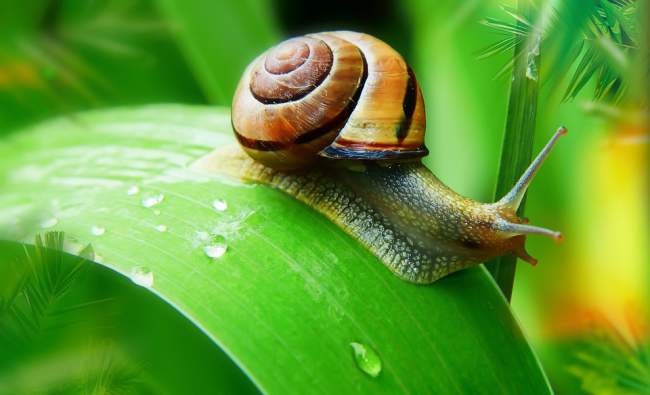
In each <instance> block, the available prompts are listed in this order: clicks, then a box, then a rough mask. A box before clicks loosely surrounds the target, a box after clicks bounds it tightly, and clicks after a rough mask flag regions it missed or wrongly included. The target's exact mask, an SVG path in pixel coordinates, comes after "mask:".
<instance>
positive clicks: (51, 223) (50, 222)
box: [41, 217, 59, 229]
mask: <svg viewBox="0 0 650 395" xmlns="http://www.w3.org/2000/svg"><path fill="white" fill-rule="evenodd" d="M58 223H59V220H58V218H55V217H52V218H48V219H46V220H43V222H41V228H43V229H47V228H51V227H53V226H56V224H58Z"/></svg>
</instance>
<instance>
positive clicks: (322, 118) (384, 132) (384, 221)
mask: <svg viewBox="0 0 650 395" xmlns="http://www.w3.org/2000/svg"><path fill="white" fill-rule="evenodd" d="M232 124H233V129H234V132H235V135H236V137H237V140H238V141H239V143H240V147H241V148H243V150H242V149H241V148H239V147H235V146H232V147H226V148H222V149H219V150H217V151H215V152H213V153H212V154H210V155H209V156H208V157H206V158H203V159H202V160H201V161H199V162H198V163H197V166H196V167H197V168H200V169H203V170H208V171H216V172H220V173H226V174H230V175H232V176H235V177H238V178H241V179H245V180H249V181H253V182H259V183H264V184H268V185H271V186H273V187H276V188H278V189H280V190H282V191H284V192H286V193H288V194H289V195H291V196H294V197H295V198H297V199H298V200H300V201H302V202H304V203H305V204H307V205H309V206H310V207H312V208H314V209H316V210H317V211H319V212H321V213H322V214H324V215H325V216H326V217H327V218H329V219H330V220H331V221H333V222H334V223H335V224H336V225H338V226H339V227H341V228H342V229H343V230H345V231H346V232H347V233H348V234H350V235H352V236H353V237H354V238H356V239H357V240H358V241H360V242H361V243H362V244H363V245H364V246H365V247H366V248H368V249H369V250H370V251H371V252H372V253H373V254H374V255H376V256H377V257H378V258H379V259H380V260H381V261H382V262H383V263H384V264H385V265H386V266H387V267H388V268H389V269H390V270H391V271H392V272H393V273H395V274H396V275H397V276H399V277H400V278H402V279H404V280H407V281H410V282H414V283H431V282H433V281H435V280H437V279H439V278H441V277H444V276H446V275H447V274H449V273H452V272H455V271H457V270H460V269H463V268H466V267H468V266H471V265H474V264H477V263H479V262H482V261H484V260H487V259H489V258H492V257H495V256H501V255H506V254H513V255H516V256H518V257H521V258H522V259H524V260H526V261H528V262H530V263H533V264H534V263H535V262H536V261H535V260H534V258H532V257H531V256H530V255H528V254H527V253H526V251H525V249H524V243H525V238H526V235H527V234H533V233H536V234H543V235H547V236H550V237H553V238H556V239H558V238H560V237H561V235H560V234H559V233H558V232H553V231H550V230H548V229H544V228H539V227H536V226H531V225H528V224H525V223H524V220H522V219H521V218H519V217H518V216H517V215H516V210H517V208H518V206H519V204H520V202H521V200H522V198H523V196H524V193H525V191H526V188H527V187H528V185H529V183H530V181H531V180H532V178H533V176H534V174H535V173H536V172H537V170H538V169H539V167H540V165H541V163H542V162H543V160H544V159H545V158H546V157H547V156H548V153H549V152H550V149H551V147H552V146H553V144H554V143H555V141H556V140H557V138H558V137H559V136H560V135H561V134H563V133H564V132H565V131H566V130H565V129H564V128H560V129H559V130H558V132H556V133H555V135H554V136H553V138H552V139H551V140H550V141H549V143H548V144H547V146H546V147H545V148H544V150H543V151H542V152H541V153H540V155H539V156H538V157H537V158H536V159H535V160H534V161H533V163H532V164H531V166H530V167H529V169H528V170H527V171H526V172H525V173H524V175H523V176H522V178H521V179H520V180H519V182H518V183H517V184H516V185H515V186H514V188H513V190H512V191H511V192H510V193H508V194H507V195H506V196H505V197H504V198H503V199H501V200H499V201H498V202H496V203H480V202H476V201H474V200H472V199H469V198H466V197H463V196H460V195H459V194H457V193H456V192H454V191H452V190H451V189H450V188H448V187H446V186H445V185H444V184H443V183H442V182H440V180H438V178H437V177H436V176H435V175H434V174H433V173H431V172H430V171H429V170H428V169H427V168H426V167H425V166H424V165H422V163H421V161H420V158H421V157H422V156H424V155H426V154H427V152H428V151H427V149H426V147H425V146H424V130H425V115H424V103H423V100H422V94H421V92H420V88H419V86H418V84H417V80H416V79H415V75H414V73H413V72H412V71H411V69H410V68H409V67H408V66H407V65H406V62H405V61H404V60H403V59H402V57H401V56H400V55H399V54H398V53H397V52H396V51H394V50H393V49H392V48H390V47H389V46H388V45H387V44H385V43H383V42H382V41H380V40H378V39H376V38H374V37H372V36H369V35H366V34H361V33H353V32H332V33H318V34H313V35H307V36H304V37H299V38H294V39H290V40H287V41H285V42H284V43H281V44H279V45H278V46H277V47H275V48H272V49H271V50H269V51H267V52H266V53H265V54H262V55H261V56H260V57H258V58H257V59H256V60H255V61H253V63H252V64H251V65H250V66H249V67H248V68H247V69H246V71H245V72H244V75H243V77H242V79H241V81H240V84H239V87H238V89H237V93H236V94H235V98H234V99H233V108H232Z"/></svg>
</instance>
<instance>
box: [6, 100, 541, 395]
mask: <svg viewBox="0 0 650 395" xmlns="http://www.w3.org/2000/svg"><path fill="white" fill-rule="evenodd" d="M224 144H234V139H233V138H232V136H231V129H230V117H229V111H228V109H225V108H224V109H220V108H207V107H189V106H179V105H166V106H160V105H158V106H146V107H139V108H125V109H115V110H105V111H97V112H89V113H84V114H79V115H76V116H74V117H68V118H59V119H56V120H52V121H50V122H47V123H44V124H41V125H38V126H36V127H34V128H32V129H30V130H25V131H23V132H22V133H17V134H15V135H14V136H12V137H11V138H10V139H7V140H6V141H5V142H4V143H3V144H2V145H0V236H1V237H2V238H6V239H10V240H17V241H23V242H29V241H30V240H33V236H34V234H36V233H39V232H43V231H45V230H62V231H64V232H66V235H67V238H68V239H70V238H72V239H76V240H78V241H79V243H78V245H77V244H76V243H70V244H69V245H68V251H70V252H73V253H74V252H75V248H77V247H78V246H82V245H85V244H84V243H88V242H90V243H92V245H93V248H94V250H95V252H96V256H95V260H96V261H98V262H100V263H101V264H102V265H105V266H106V267H108V268H111V269H113V270H116V271H118V272H120V273H123V274H125V275H127V276H131V278H132V279H134V280H135V281H136V282H137V283H139V284H142V285H150V287H149V289H150V290H151V291H152V292H154V293H155V294H157V295H158V296H159V297H161V298H163V299H164V300H166V301H167V302H169V303H170V304H172V305H173V306H174V307H175V308H176V309H177V310H178V311H179V312H180V313H182V314H183V315H185V316H186V317H187V318H188V319H190V320H191V321H192V322H193V323H194V324H195V325H197V326H198V327H199V328H200V329H202V330H203V331H204V332H205V333H206V335H207V336H209V337H210V338H211V339H212V340H213V341H214V342H215V343H216V344H217V345H218V346H219V347H221V348H222V349H223V350H224V351H225V352H226V353H227V354H228V355H229V356H230V357H231V358H232V359H233V360H234V361H235V362H236V363H237V364H238V365H239V366H240V367H241V368H242V369H243V370H244V372H245V373H247V375H248V376H249V377H250V378H251V379H252V380H253V382H254V383H255V384H256V385H257V386H258V387H259V388H260V389H261V390H263V391H266V392H268V393H349V392H356V391H363V392H373V393H377V392H378V393H437V394H446V393H476V392H486V391H487V392H493V393H524V392H525V393H549V392H550V390H549V387H548V384H547V381H546V378H545V376H544V374H543V372H542V370H541V368H540V366H539V364H538V362H537V359H536V358H535V356H534V354H533V352H532V351H531V349H530V346H529V345H528V343H527V342H526V340H525V338H524V337H523V335H522V333H521V331H520V329H519V327H518V325H517V323H516V321H515V319H514V318H513V316H512V314H511V312H510V310H509V308H508V306H507V304H506V302H505V300H504V299H503V297H502V296H501V294H500V292H499V290H498V289H497V288H496V286H495V284H494V282H493V281H492V280H491V279H490V277H489V275H488V274H487V272H486V271H485V270H484V269H483V268H479V267H476V268H473V269H470V270H465V271H462V272H459V273H456V274H454V275H451V276H449V277H447V278H445V279H443V280H441V281H438V282H436V283H434V284H433V285H430V286H417V285H413V284H410V283H407V282H404V281H402V280H399V279H398V278H397V277H395V276H394V275H392V274H391V273H390V272H389V270H388V269H387V268H385V267H384V265H383V264H382V263H381V262H379V261H378V260H377V258H375V257H374V256H373V255H372V254H370V253H369V252H368V251H366V250H365V249H364V248H363V247H362V246H361V245H360V244H358V243H357V242H356V241H355V240H354V239H352V238H351V237H349V236H348V235H346V234H345V233H344V232H343V231H341V230H339V229H338V228H337V227H336V226H334V225H333V224H331V223H330V222H329V221H328V220H327V219H326V218H325V217H323V216H322V215H320V214H318V213H316V212H315V211H312V210H311V209H310V208H308V207H306V206H305V205H303V204H301V203H299V202H297V201H295V200H294V199H292V198H291V197H289V196H287V195H285V194H283V193H281V192H279V191H276V190H273V189H271V188H269V187H266V186H261V185H250V184H244V183H240V182H238V181H236V180H230V179H227V178H223V177H218V176H214V175H207V174H199V173H196V172H194V171H192V170H191V169H190V168H189V166H190V165H191V164H192V163H193V162H194V161H195V160H197V159H199V158H200V157H202V156H203V155H205V154H207V153H209V152H210V151H211V150H212V149H213V148H214V147H217V146H222V145H224ZM152 199H153V200H152ZM224 202H225V205H226V206H227V207H225V209H224ZM146 206H149V207H146ZM224 247H225V248H226V251H225V253H223V255H222V256H221V257H219V258H211V257H209V256H208V255H214V256H216V255H219V253H220V252H221V251H219V250H220V249H221V250H223V248H224ZM143 276H144V277H143ZM161 324H164V323H161ZM178 341H179V342H182V339H178ZM351 343H357V344H361V345H363V346H365V347H367V348H368V349H369V350H371V351H372V352H375V353H376V354H377V357H378V358H379V360H380V361H381V371H380V372H379V373H378V374H376V377H374V378H373V377H371V375H369V374H366V373H364V371H363V370H361V369H360V368H359V367H358V366H357V364H356V362H355V361H356V359H355V353H354V350H353V349H352V347H351ZM357 347H358V346H357ZM374 357H375V356H373V359H372V360H371V362H372V361H374ZM370 368H371V369H370V371H372V372H373V373H376V369H374V368H375V367H374V366H371V367H370Z"/></svg>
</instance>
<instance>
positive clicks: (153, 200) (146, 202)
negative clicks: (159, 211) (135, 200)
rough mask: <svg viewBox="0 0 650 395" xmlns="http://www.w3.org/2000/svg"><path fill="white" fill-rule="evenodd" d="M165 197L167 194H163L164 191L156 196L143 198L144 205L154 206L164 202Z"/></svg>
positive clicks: (147, 206)
mask: <svg viewBox="0 0 650 395" xmlns="http://www.w3.org/2000/svg"><path fill="white" fill-rule="evenodd" d="M163 199H165V195H163V194H162V193H161V194H158V195H154V196H149V197H146V198H144V199H142V205H143V206H144V207H146V208H149V207H153V206H155V205H156V204H158V203H160V202H162V201H163Z"/></svg>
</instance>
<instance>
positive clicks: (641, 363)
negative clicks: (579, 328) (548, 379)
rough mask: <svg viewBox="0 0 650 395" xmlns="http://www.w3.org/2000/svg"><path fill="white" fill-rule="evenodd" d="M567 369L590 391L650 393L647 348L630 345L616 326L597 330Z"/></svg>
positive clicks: (584, 341)
mask: <svg viewBox="0 0 650 395" xmlns="http://www.w3.org/2000/svg"><path fill="white" fill-rule="evenodd" d="M567 369H568V371H569V372H570V373H571V374H572V375H574V376H575V377H576V378H578V379H579V380H580V383H581V387H582V389H583V390H584V391H585V392H587V393H590V394H618V395H632V394H650V355H649V354H648V349H647V347H643V345H641V344H630V342H628V341H626V340H625V339H624V337H623V336H622V335H621V334H620V333H618V332H617V330H616V329H615V328H614V327H613V326H607V327H599V328H595V329H593V330H592V331H591V333H590V334H589V335H588V336H587V337H586V338H585V339H584V340H583V341H581V342H580V344H579V345H578V346H577V348H576V351H575V353H574V360H573V362H572V363H571V364H570V365H569V366H568V368H567Z"/></svg>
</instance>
